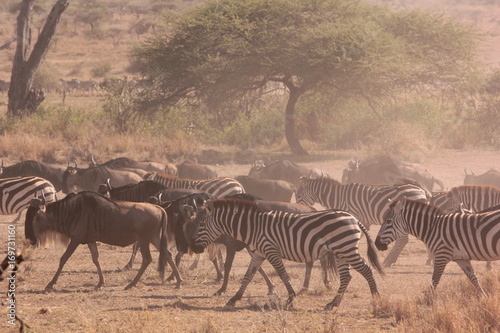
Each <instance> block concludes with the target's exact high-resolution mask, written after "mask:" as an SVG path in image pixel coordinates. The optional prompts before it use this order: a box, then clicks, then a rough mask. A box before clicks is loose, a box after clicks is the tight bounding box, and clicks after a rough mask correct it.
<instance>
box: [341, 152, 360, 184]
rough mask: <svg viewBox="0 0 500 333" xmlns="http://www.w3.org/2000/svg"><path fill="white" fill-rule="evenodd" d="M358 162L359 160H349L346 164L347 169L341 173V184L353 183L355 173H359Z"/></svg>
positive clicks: (352, 158)
mask: <svg viewBox="0 0 500 333" xmlns="http://www.w3.org/2000/svg"><path fill="white" fill-rule="evenodd" d="M359 162H360V160H359V159H358V160H355V159H354V157H351V160H350V161H349V163H347V168H346V169H344V171H343V172H342V184H349V183H353V182H355V179H356V173H358V172H359Z"/></svg>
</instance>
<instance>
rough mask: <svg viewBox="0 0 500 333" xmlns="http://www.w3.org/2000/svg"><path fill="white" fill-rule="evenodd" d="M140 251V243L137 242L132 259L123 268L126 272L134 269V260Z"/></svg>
mask: <svg viewBox="0 0 500 333" xmlns="http://www.w3.org/2000/svg"><path fill="white" fill-rule="evenodd" d="M138 249H139V243H138V242H135V243H134V246H133V247H132V255H131V256H130V259H129V261H128V263H127V264H126V265H125V267H123V270H124V271H128V270H129V269H132V266H133V265H134V260H135V256H136V255H137V250H138Z"/></svg>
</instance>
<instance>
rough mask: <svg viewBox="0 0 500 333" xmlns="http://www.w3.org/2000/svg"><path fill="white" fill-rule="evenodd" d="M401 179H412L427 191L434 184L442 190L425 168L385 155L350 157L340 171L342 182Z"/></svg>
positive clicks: (381, 182) (374, 182) (393, 181)
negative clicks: (356, 158) (345, 166)
mask: <svg viewBox="0 0 500 333" xmlns="http://www.w3.org/2000/svg"><path fill="white" fill-rule="evenodd" d="M401 179H413V180H415V181H417V182H418V183H419V184H421V185H422V186H423V187H424V188H425V189H426V190H427V191H428V192H429V193H430V192H432V189H433V187H434V184H437V185H438V186H439V187H440V191H443V190H444V185H443V183H442V182H441V181H440V180H438V179H436V178H434V177H433V176H432V175H431V174H430V173H429V172H428V171H427V170H425V169H423V168H421V167H420V166H417V165H415V164H412V163H408V162H402V161H398V160H396V159H394V158H392V157H390V156H387V155H376V156H371V157H368V158H366V159H365V160H363V161H360V160H355V159H353V158H351V160H350V161H349V163H348V165H347V168H346V169H344V171H343V173H342V183H343V184H351V183H360V184H367V185H393V184H398V183H401Z"/></svg>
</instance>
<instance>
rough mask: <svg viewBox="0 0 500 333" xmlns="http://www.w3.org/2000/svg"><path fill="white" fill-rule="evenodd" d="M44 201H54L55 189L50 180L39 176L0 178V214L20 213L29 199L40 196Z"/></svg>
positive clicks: (26, 205)
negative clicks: (43, 197)
mask: <svg viewBox="0 0 500 333" xmlns="http://www.w3.org/2000/svg"><path fill="white" fill-rule="evenodd" d="M42 191H43V194H44V196H45V201H46V202H52V201H56V199H57V198H56V189H55V188H54V185H52V183H51V182H49V181H48V180H46V179H43V178H40V177H12V178H4V179H0V202H1V203H2V204H1V206H0V214H2V215H10V214H16V213H20V212H21V211H22V210H23V209H25V208H27V207H28V206H29V203H30V201H31V199H33V198H35V197H39V198H41V197H42Z"/></svg>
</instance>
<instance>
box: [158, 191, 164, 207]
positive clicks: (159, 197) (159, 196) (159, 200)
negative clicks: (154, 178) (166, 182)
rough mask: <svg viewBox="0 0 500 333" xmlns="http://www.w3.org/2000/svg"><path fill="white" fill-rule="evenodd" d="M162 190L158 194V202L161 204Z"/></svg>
mask: <svg viewBox="0 0 500 333" xmlns="http://www.w3.org/2000/svg"><path fill="white" fill-rule="evenodd" d="M162 194H163V193H162V192H160V194H158V204H159V205H161V196H162Z"/></svg>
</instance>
